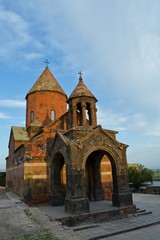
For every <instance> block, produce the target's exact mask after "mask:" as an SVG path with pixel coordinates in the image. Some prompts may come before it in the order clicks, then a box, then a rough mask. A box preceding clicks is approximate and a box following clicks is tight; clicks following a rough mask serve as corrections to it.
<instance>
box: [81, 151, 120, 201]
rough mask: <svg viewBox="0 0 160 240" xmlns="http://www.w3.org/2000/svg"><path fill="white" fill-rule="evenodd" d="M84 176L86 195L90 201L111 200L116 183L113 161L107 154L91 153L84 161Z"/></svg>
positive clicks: (104, 152)
mask: <svg viewBox="0 0 160 240" xmlns="http://www.w3.org/2000/svg"><path fill="white" fill-rule="evenodd" d="M85 175H86V176H85V178H86V194H87V197H88V198H89V200H90V201H99V200H104V199H106V200H112V193H113V191H117V187H118V185H117V184H118V183H117V174H116V165H115V161H114V159H113V157H112V156H111V155H110V154H109V153H108V152H106V151H104V150H97V151H94V152H92V153H91V154H90V155H89V156H88V158H87V160H86V168H85Z"/></svg>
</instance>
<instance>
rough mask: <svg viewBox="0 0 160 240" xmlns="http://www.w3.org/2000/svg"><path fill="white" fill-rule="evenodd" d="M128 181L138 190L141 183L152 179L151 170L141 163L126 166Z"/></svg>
mask: <svg viewBox="0 0 160 240" xmlns="http://www.w3.org/2000/svg"><path fill="white" fill-rule="evenodd" d="M128 175H129V183H130V184H132V186H133V187H134V188H135V189H136V190H138V189H139V188H140V186H141V184H142V183H144V182H152V181H153V175H154V173H153V171H152V170H150V169H148V168H145V167H144V166H143V165H140V166H139V167H138V168H137V167H132V166H131V167H129V168H128Z"/></svg>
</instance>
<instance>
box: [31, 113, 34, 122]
mask: <svg viewBox="0 0 160 240" xmlns="http://www.w3.org/2000/svg"><path fill="white" fill-rule="evenodd" d="M33 121H34V112H33V111H31V122H33Z"/></svg>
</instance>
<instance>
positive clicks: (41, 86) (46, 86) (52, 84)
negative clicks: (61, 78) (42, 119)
mask: <svg viewBox="0 0 160 240" xmlns="http://www.w3.org/2000/svg"><path fill="white" fill-rule="evenodd" d="M36 91H55V92H60V93H62V94H64V95H66V93H65V92H64V90H63V89H62V88H61V86H60V85H59V83H58V82H57V80H56V79H55V77H54V76H53V75H52V73H51V71H50V70H49V68H48V67H46V68H45V70H44V71H43V72H42V74H41V75H40V77H39V78H38V80H37V81H36V82H35V84H34V85H33V86H32V88H31V89H30V91H29V92H28V94H30V93H33V92H36ZM28 94H27V95H28Z"/></svg>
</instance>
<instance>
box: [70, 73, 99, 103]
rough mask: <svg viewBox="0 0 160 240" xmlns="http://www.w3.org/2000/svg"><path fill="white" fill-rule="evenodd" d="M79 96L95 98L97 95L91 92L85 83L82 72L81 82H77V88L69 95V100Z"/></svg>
mask: <svg viewBox="0 0 160 240" xmlns="http://www.w3.org/2000/svg"><path fill="white" fill-rule="evenodd" d="M77 97H91V98H95V96H94V95H93V94H92V93H91V92H90V90H89V89H88V88H87V87H86V85H85V84H84V82H83V79H82V74H80V77H79V83H78V84H77V86H76V88H75V89H74V90H73V92H72V93H71V95H70V96H69V99H68V100H70V99H72V98H77ZM95 100H96V101H97V99H96V98H95Z"/></svg>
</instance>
